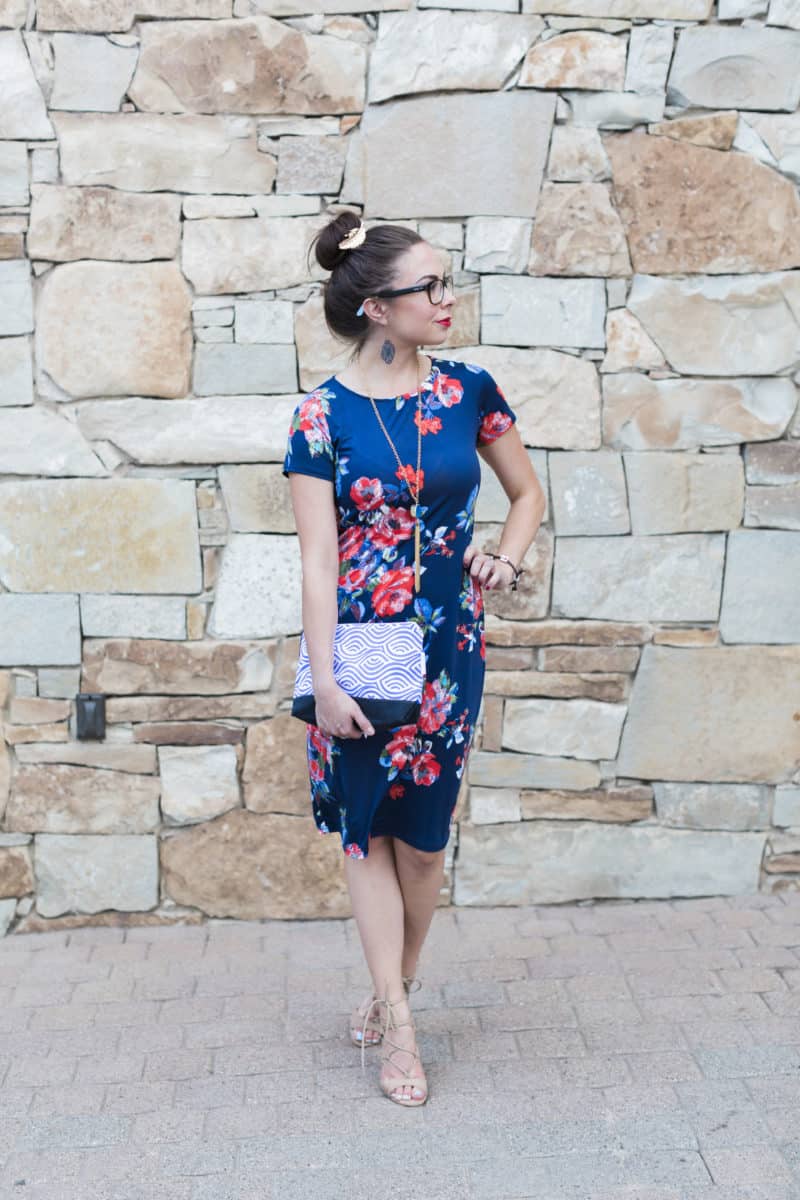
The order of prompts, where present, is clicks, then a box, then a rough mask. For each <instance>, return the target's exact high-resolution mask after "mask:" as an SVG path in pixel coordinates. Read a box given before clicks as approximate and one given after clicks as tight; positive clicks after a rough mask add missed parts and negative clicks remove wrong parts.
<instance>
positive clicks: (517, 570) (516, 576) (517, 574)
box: [485, 550, 525, 592]
mask: <svg viewBox="0 0 800 1200" xmlns="http://www.w3.org/2000/svg"><path fill="white" fill-rule="evenodd" d="M485 554H486V555H487V556H488V557H489V558H499V559H500V561H501V562H507V563H508V565H509V566H510V567H511V570H512V571H513V572H514V578H513V579H512V580H511V591H512V592H516V590H517V580H518V579H519V577H520V575H521V574H522V573H523V571H524V570H525V568H524V567H518V566H516V565H515V564H514V563H513V562H512V561H511V559H510V558H509V557H508V555H507V554H492V552H491V550H486V551H485Z"/></svg>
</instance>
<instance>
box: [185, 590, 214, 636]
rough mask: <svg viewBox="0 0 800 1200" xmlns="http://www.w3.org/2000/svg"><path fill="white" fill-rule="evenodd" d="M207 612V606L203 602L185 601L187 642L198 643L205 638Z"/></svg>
mask: <svg viewBox="0 0 800 1200" xmlns="http://www.w3.org/2000/svg"><path fill="white" fill-rule="evenodd" d="M208 610H209V605H208V604H207V603H206V602H205V601H202V600H187V601H186V637H187V640H188V641H199V640H201V639H202V638H204V637H205V633H206V618H207V616H208Z"/></svg>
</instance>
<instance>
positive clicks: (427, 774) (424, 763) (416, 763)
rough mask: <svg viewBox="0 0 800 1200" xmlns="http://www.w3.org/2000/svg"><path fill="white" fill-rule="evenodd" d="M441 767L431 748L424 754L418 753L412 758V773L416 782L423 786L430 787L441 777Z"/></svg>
mask: <svg viewBox="0 0 800 1200" xmlns="http://www.w3.org/2000/svg"><path fill="white" fill-rule="evenodd" d="M440 770H441V767H440V766H439V763H438V762H437V761H436V759H435V758H434V757H433V755H432V754H431V752H430V751H429V750H426V751H425V753H424V754H417V755H416V756H415V757H414V758H413V759H412V760H411V774H412V776H413V777H414V783H418V784H420V785H421V786H422V787H430V786H431V784H432V783H434V782H435V780H436V779H438V777H439V771H440Z"/></svg>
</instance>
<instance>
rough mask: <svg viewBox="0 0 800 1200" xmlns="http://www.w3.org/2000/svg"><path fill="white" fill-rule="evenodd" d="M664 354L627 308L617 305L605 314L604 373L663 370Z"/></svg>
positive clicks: (602, 369)
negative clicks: (617, 306)
mask: <svg viewBox="0 0 800 1200" xmlns="http://www.w3.org/2000/svg"><path fill="white" fill-rule="evenodd" d="M664 367H666V360H665V358H664V355H663V354H662V353H661V351H660V350H659V348H658V346H657V345H656V344H655V342H654V341H653V339H652V338H651V337H650V336H649V335H648V334H647V333H646V332H645V330H644V328H643V327H642V323H641V321H638V320H637V319H636V317H635V316H634V315H633V313H632V312H629V311H628V309H627V308H614V309H611V310H609V312H608V314H607V316H606V355H605V358H604V359H603V361H602V363H601V364H600V370H601V371H603V372H604V373H616V372H619V371H632V370H635V369H637V368H638V369H639V370H643V371H651V370H660V369H662V368H664Z"/></svg>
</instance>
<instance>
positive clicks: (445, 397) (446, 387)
mask: <svg viewBox="0 0 800 1200" xmlns="http://www.w3.org/2000/svg"><path fill="white" fill-rule="evenodd" d="M433 394H434V395H435V397H436V399H437V400H438V401H439V403H440V404H443V405H444V406H445V408H452V407H453V405H454V404H459V403H460V402H461V397H462V396H463V395H464V385H463V383H462V382H461V380H460V379H456V377H455V376H454V375H445V374H444V372H443V371H440V372H439V374H438V375H437V376H436V379H435V380H434V384H433Z"/></svg>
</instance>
